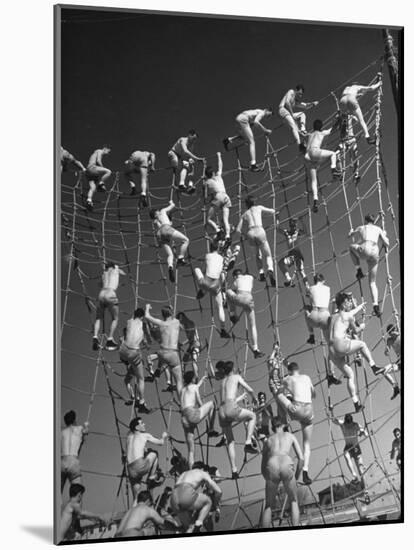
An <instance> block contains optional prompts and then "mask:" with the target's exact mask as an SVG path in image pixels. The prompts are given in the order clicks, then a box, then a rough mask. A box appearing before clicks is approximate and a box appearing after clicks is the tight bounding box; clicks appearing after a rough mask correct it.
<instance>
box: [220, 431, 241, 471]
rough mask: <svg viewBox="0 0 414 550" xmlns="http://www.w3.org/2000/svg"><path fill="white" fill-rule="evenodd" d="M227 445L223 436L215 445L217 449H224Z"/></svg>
mask: <svg viewBox="0 0 414 550" xmlns="http://www.w3.org/2000/svg"><path fill="white" fill-rule="evenodd" d="M226 443H227V441H226V438H225V437H224V435H223V437H222V438H221V439H220V441H219V442H218V443H216V444H215V447H224V446H225V445H226ZM236 473H237V472H236Z"/></svg>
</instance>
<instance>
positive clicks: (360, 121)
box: [354, 105, 369, 138]
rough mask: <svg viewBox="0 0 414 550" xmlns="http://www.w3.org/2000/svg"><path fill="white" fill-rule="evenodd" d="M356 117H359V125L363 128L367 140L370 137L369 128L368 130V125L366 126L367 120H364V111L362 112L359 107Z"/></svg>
mask: <svg viewBox="0 0 414 550" xmlns="http://www.w3.org/2000/svg"><path fill="white" fill-rule="evenodd" d="M354 114H355V116H356V117H357V119H358V122H359V124H360V125H361V128H362V130H363V132H364V136H365V137H366V138H368V137H369V132H368V128H367V125H366V124H365V120H364V115H363V114H362V111H361V107H360V106H359V105H358V107H357V108H356V109H355V113H354Z"/></svg>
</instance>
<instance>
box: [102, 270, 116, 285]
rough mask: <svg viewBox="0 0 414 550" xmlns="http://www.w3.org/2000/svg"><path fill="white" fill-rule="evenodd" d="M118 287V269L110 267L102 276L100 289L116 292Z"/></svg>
mask: <svg viewBox="0 0 414 550" xmlns="http://www.w3.org/2000/svg"><path fill="white" fill-rule="evenodd" d="M118 285H119V268H118V267H110V268H108V269H106V270H105V271H104V272H103V274H102V288H110V289H112V290H116V289H117V288H118Z"/></svg>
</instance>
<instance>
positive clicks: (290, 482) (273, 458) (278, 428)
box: [261, 418, 303, 529]
mask: <svg viewBox="0 0 414 550" xmlns="http://www.w3.org/2000/svg"><path fill="white" fill-rule="evenodd" d="M274 430H275V433H274V434H273V435H271V436H270V437H269V438H268V439H267V440H266V442H265V443H264V444H263V451H262V466H261V471H262V476H263V477H264V479H265V482H266V496H265V505H264V511H263V515H262V527H263V528H264V529H269V528H270V527H271V526H272V508H273V507H274V506H275V504H276V496H277V491H278V488H279V484H280V482H282V483H283V487H284V489H285V493H286V496H287V498H288V499H289V502H290V513H291V521H292V525H293V526H296V525H299V518H300V512H299V505H298V494H297V484H296V480H297V479H299V476H300V473H301V471H302V467H303V454H302V449H301V448H300V445H299V443H298V440H297V439H296V437H295V436H294V435H293V434H291V433H290V432H285V431H284V424H283V422H282V421H281V419H280V418H276V419H275V422H274ZM292 448H293V450H294V451H295V454H296V456H297V458H298V463H297V466H296V473H295V466H294V463H293V460H292V458H291V457H290V451H291V449H292Z"/></svg>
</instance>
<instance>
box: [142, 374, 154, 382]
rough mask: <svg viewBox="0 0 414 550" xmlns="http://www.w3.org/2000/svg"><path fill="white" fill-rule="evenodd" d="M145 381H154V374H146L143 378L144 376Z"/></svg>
mask: <svg viewBox="0 0 414 550" xmlns="http://www.w3.org/2000/svg"><path fill="white" fill-rule="evenodd" d="M144 380H145V382H154V375H153V374H148V375H147V376H146V377H145V378H144Z"/></svg>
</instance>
